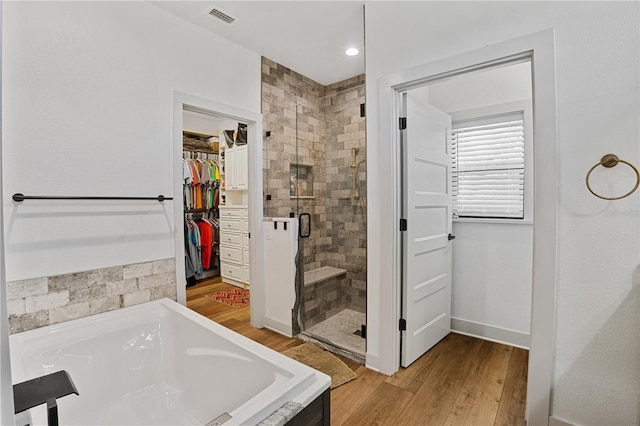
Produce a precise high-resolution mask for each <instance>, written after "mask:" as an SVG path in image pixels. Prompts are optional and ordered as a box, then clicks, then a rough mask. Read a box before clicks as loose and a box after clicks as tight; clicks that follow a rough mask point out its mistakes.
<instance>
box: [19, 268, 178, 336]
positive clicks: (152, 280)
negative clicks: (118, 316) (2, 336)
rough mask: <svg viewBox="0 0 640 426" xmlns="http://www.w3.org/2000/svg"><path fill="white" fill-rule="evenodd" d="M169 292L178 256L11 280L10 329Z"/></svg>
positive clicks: (104, 309) (173, 285)
mask: <svg viewBox="0 0 640 426" xmlns="http://www.w3.org/2000/svg"><path fill="white" fill-rule="evenodd" d="M164 297H168V298H170V299H172V300H176V262H175V259H173V258H171V259H162V260H155V261H152V262H145V263H135V264H131V265H122V266H113V267H110V268H102V269H95V270H92V271H85V272H77V273H73V274H65V275H56V276H51V277H42V278H34V279H29V280H21V281H12V282H8V283H7V299H8V301H7V303H8V306H7V308H8V313H9V333H11V334H13V333H19V332H21V331H27V330H32V329H34V328H39V327H44V326H46V325H51V324H57V323H60V322H64V321H70V320H73V319H77V318H83V317H87V316H89V315H94V314H99V313H102V312H107V311H111V310H114V309H120V308H124V307H127V306H131V305H137V304H139V303H144V302H148V301H151V300H156V299H162V298H164Z"/></svg>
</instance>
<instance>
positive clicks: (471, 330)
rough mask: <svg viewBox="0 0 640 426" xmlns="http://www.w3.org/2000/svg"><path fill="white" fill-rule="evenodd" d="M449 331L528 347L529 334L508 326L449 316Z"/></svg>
mask: <svg viewBox="0 0 640 426" xmlns="http://www.w3.org/2000/svg"><path fill="white" fill-rule="evenodd" d="M451 331H453V332H454V333H458V334H464V335H466V336H472V337H477V338H479V339H484V340H489V341H491V342H496V343H503V344H505V345H510V346H515V347H516V348H522V349H529V334H527V333H523V332H521V331H515V330H509V329H508V328H502V327H496V326H493V325H488V324H482V323H479V322H474V321H468V320H463V319H460V318H454V317H451Z"/></svg>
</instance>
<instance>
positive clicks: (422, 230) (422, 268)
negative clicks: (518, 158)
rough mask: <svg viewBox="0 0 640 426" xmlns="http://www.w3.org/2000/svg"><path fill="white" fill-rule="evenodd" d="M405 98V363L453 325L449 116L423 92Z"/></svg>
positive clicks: (421, 352) (403, 334) (403, 132)
mask: <svg viewBox="0 0 640 426" xmlns="http://www.w3.org/2000/svg"><path fill="white" fill-rule="evenodd" d="M403 98H404V102H403V104H404V108H405V112H406V129H405V130H403V131H402V137H401V139H402V151H403V152H402V157H403V191H402V193H403V218H406V219H407V230H406V231H405V232H403V238H402V240H403V279H402V286H403V288H402V314H403V316H402V318H403V319H404V321H405V324H406V327H403V328H406V330H403V331H402V334H401V335H402V345H401V348H402V356H401V364H402V366H403V367H407V366H409V365H410V364H411V363H412V362H413V361H415V360H416V359H418V358H419V357H420V356H421V355H422V354H424V353H425V352H426V351H428V350H429V349H431V347H433V346H434V345H435V344H436V343H438V342H439V341H440V340H441V339H442V338H444V337H445V336H446V335H447V334H449V332H450V327H451V241H450V239H449V236H450V235H451V154H450V144H449V138H450V136H449V135H450V133H451V132H450V130H451V117H450V116H449V115H447V114H445V113H444V112H442V111H440V110H437V109H436V108H434V107H432V106H431V105H429V104H428V102H427V101H426V99H425V96H424V91H421V90H413V91H409V92H406V93H404V94H403Z"/></svg>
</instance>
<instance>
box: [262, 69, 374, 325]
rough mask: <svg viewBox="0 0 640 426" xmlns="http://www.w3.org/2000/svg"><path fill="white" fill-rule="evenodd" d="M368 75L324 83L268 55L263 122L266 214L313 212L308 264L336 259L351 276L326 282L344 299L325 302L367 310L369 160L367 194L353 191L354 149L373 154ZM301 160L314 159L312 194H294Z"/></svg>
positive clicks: (328, 263)
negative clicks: (368, 136) (365, 111)
mask: <svg viewBox="0 0 640 426" xmlns="http://www.w3.org/2000/svg"><path fill="white" fill-rule="evenodd" d="M364 81H365V80H364V75H361V76H356V77H353V78H351V79H348V80H345V81H342V82H338V83H335V84H332V85H329V86H322V85H320V84H319V83H316V82H314V81H312V80H310V79H309V78H307V77H305V76H303V75H300V74H298V73H296V72H294V71H292V70H290V69H288V68H286V67H284V66H282V65H280V64H277V63H276V62H274V61H271V60H269V59H267V58H264V57H263V58H262V113H263V129H264V130H265V131H270V132H271V136H270V137H268V138H265V140H264V142H265V143H264V153H263V154H264V155H263V157H264V165H263V178H264V188H263V190H264V195H265V198H264V200H265V201H264V215H265V216H267V217H276V216H280V217H288V216H289V213H290V212H307V213H310V214H311V217H312V234H311V238H309V239H308V240H305V241H304V243H303V245H304V259H305V270H311V269H315V268H319V267H321V266H334V267H338V268H343V269H346V270H347V271H348V273H347V278H346V279H343V280H340V282H339V283H337V284H336V283H328V284H326V286H328V287H330V286H333V285H334V284H336V285H338V286H339V287H340V291H336V294H338V295H339V299H337V300H333V299H332V300H331V301H330V302H329V301H327V300H324V301H319V302H318V305H317V306H318V307H324V308H327V307H328V306H329V305H331V306H344V307H349V308H351V309H354V310H357V311H360V312H364V311H365V306H366V208H365V207H364V206H365V196H366V163H362V164H361V165H360V169H359V171H360V172H359V176H358V182H359V188H358V189H359V192H360V194H361V197H362V199H361V200H356V199H354V198H353V197H352V194H353V184H352V169H351V168H350V167H349V166H350V165H351V148H353V147H356V146H357V147H359V148H360V151H359V153H358V161H361V160H364V158H365V153H366V140H365V119H364V118H363V117H360V104H362V103H364ZM296 136H297V146H296ZM296 154H297V155H296ZM296 162H298V163H301V164H305V165H309V166H313V171H312V173H313V197H314V198H312V199H306V198H298V199H296V198H295V197H294V198H291V195H290V193H291V179H290V167H291V164H292V163H296ZM267 195H270V196H271V200H267V199H266V196H267ZM312 292H313V293H314V294H322V295H326V294H328V293H327V292H322V291H321V292H318V291H316V290H312ZM332 294H333V293H332ZM322 297H325V296H320V298H322ZM305 299H307V297H305ZM325 299H326V297H325ZM324 308H323V309H324ZM318 309H320V308H318ZM330 309H333V308H330ZM307 325H308V324H307Z"/></svg>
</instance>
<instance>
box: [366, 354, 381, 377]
mask: <svg viewBox="0 0 640 426" xmlns="http://www.w3.org/2000/svg"><path fill="white" fill-rule="evenodd" d="M364 366H365V367H367V368H368V369H369V370H373V371H375V372H376V373H379V372H380V359H379V358H378V357H377V356H375V355H371V354H370V353H368V352H367V353H366V354H365V357H364Z"/></svg>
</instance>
